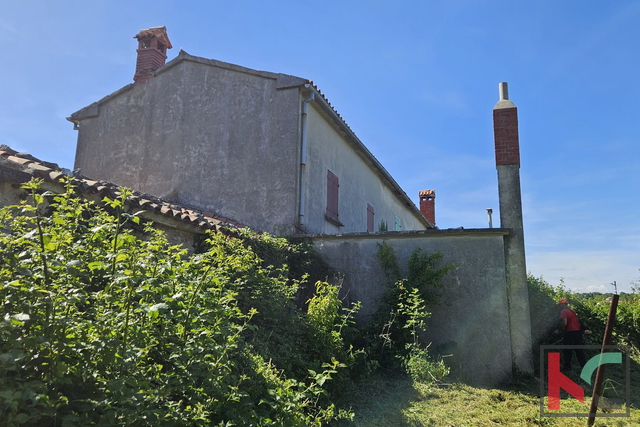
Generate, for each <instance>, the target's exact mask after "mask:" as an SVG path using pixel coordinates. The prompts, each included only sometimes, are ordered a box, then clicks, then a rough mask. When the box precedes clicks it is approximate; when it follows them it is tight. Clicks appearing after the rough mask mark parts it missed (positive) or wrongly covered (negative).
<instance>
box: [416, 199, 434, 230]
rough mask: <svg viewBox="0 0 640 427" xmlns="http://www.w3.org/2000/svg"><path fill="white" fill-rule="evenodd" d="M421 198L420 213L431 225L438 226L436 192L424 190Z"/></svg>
mask: <svg viewBox="0 0 640 427" xmlns="http://www.w3.org/2000/svg"><path fill="white" fill-rule="evenodd" d="M418 195H419V196H420V212H422V215H424V217H425V218H427V221H429V222H430V223H431V224H433V225H435V224H436V190H422V191H420V192H419V193H418Z"/></svg>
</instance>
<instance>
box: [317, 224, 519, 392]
mask: <svg viewBox="0 0 640 427" xmlns="http://www.w3.org/2000/svg"><path fill="white" fill-rule="evenodd" d="M506 235H508V230H505V229H474V230H426V231H418V232H398V233H393V232H389V233H384V234H383V233H371V234H367V233H355V234H349V235H342V236H315V237H313V243H314V246H315V248H316V250H318V251H319V252H320V253H321V254H322V255H323V256H324V257H325V258H326V259H327V261H328V262H329V264H330V265H331V266H333V267H334V268H335V269H336V270H338V271H339V272H340V273H341V274H342V275H343V276H344V282H343V293H344V295H347V298H348V300H349V301H361V302H362V305H363V308H362V310H361V312H360V317H359V321H361V322H366V321H367V320H368V319H370V318H371V316H372V315H373V313H374V312H375V310H376V308H377V305H378V303H379V301H380V298H381V296H382V294H383V292H384V290H385V289H386V286H388V285H386V284H385V280H384V274H383V272H382V269H381V267H380V262H379V260H378V258H377V257H376V252H377V250H378V246H377V244H379V243H382V242H383V241H386V242H387V244H388V245H390V246H391V247H393V248H394V250H395V253H396V256H397V259H398V262H399V265H400V267H401V270H402V274H403V275H406V273H407V261H408V259H409V256H410V255H411V252H412V251H413V250H414V249H415V248H421V249H423V250H424V251H426V252H429V253H434V252H441V253H442V254H443V260H442V263H443V265H446V264H452V263H453V264H455V268H454V269H453V270H452V271H451V272H450V273H449V274H448V275H447V276H446V277H445V278H444V279H443V280H442V284H443V286H444V288H443V297H442V298H441V303H440V304H439V305H438V306H434V307H432V308H431V311H432V313H433V314H432V316H431V318H430V319H429V321H428V326H427V330H426V332H425V334H424V339H425V341H426V342H432V343H433V344H432V347H431V348H432V349H433V350H434V351H442V352H443V353H448V354H453V357H452V359H451V360H455V364H456V365H457V366H458V367H459V368H460V370H461V371H462V373H463V375H464V377H465V379H467V380H469V381H470V382H472V383H475V384H496V383H500V382H504V381H508V380H510V379H511V378H512V351H511V339H510V333H509V332H510V325H509V304H508V302H507V283H506V272H505V258H504V237H505V236H506ZM512 309H516V310H527V312H528V310H529V308H528V307H512Z"/></svg>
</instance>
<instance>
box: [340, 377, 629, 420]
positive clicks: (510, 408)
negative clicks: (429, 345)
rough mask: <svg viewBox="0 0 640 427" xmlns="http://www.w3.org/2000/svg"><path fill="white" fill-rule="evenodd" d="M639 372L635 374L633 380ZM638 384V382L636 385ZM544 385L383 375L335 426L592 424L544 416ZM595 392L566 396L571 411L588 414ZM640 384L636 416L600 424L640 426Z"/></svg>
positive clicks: (354, 398) (356, 396)
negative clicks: (442, 381) (486, 385)
mask: <svg viewBox="0 0 640 427" xmlns="http://www.w3.org/2000/svg"><path fill="white" fill-rule="evenodd" d="M633 377H635V375H632V380H633ZM636 384H637V383H636ZM539 390H540V383H539V382H538V380H537V379H536V378H526V379H519V380H516V381H514V382H513V383H512V384H509V385H505V386H502V387H499V388H482V387H473V386H470V385H466V384H463V383H453V384H450V385H440V386H437V385H426V384H418V383H412V382H411V380H410V379H408V378H406V377H404V376H396V377H392V376H389V375H386V376H385V375H378V376H377V377H375V378H373V379H371V380H369V381H368V382H367V383H364V384H361V385H360V386H359V388H358V390H354V392H353V393H352V394H351V396H350V398H349V399H348V405H350V406H351V407H352V409H353V410H354V412H355V414H356V416H355V420H354V421H353V422H347V421H340V422H335V423H333V424H331V426H332V427H338V426H340V427H342V426H357V427H365V426H366V427H382V426H385V427H392V426H399V427H403V426H446V427H448V426H451V427H454V426H455V427H465V426H469V427H472V426H473V427H476V426H479V427H483V426H498V425H507V426H586V425H587V418H585V417H542V416H541V415H540V398H539V393H540V391H539ZM590 393H591V390H587V394H588V396H589V397H586V399H585V403H586V404H585V405H583V404H581V403H580V402H578V401H577V400H575V399H573V398H571V397H569V396H568V395H563V398H562V402H561V408H562V410H563V412H565V411H575V412H582V413H584V412H588V408H589V406H588V405H589V403H590ZM638 397H639V396H638V387H634V386H633V384H632V399H631V401H632V404H631V417H630V418H597V419H596V422H595V426H637V425H640V409H637V408H638V405H637V402H638Z"/></svg>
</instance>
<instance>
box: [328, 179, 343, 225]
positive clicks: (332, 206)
mask: <svg viewBox="0 0 640 427" xmlns="http://www.w3.org/2000/svg"><path fill="white" fill-rule="evenodd" d="M339 187H340V184H339V182H338V177H337V176H335V175H334V174H333V173H332V172H331V171H327V217H329V218H331V219H335V220H336V221H337V220H338V188H339Z"/></svg>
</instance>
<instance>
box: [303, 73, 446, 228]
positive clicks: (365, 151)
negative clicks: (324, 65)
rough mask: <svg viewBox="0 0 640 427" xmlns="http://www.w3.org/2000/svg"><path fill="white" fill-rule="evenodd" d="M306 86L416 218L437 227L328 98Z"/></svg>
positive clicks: (430, 226) (313, 87)
mask: <svg viewBox="0 0 640 427" xmlns="http://www.w3.org/2000/svg"><path fill="white" fill-rule="evenodd" d="M305 87H306V88H307V89H309V90H312V91H313V92H314V93H315V94H316V95H317V96H315V98H314V100H315V101H316V103H318V104H319V105H320V106H321V107H322V108H323V110H324V111H325V112H327V113H328V114H329V115H330V116H331V117H332V118H333V119H334V121H335V122H336V123H337V124H338V126H339V127H340V128H341V129H342V130H343V132H344V133H345V134H347V136H348V137H349V138H350V139H351V140H352V141H353V143H354V145H355V146H356V147H357V148H358V149H359V150H360V151H361V152H362V153H363V154H364V155H365V157H367V158H368V159H369V161H371V163H372V165H373V166H374V168H376V169H377V170H378V172H379V173H380V174H381V175H382V176H383V177H384V179H385V180H386V183H387V184H388V186H389V187H391V189H392V190H394V191H395V193H396V195H397V197H398V198H399V199H401V200H403V201H404V202H405V204H406V206H407V207H408V208H409V210H411V211H412V213H413V214H414V215H415V216H416V218H418V220H419V221H420V222H421V223H422V224H424V225H425V226H426V227H427V228H429V229H435V228H436V227H435V225H434V224H431V222H429V220H427V218H425V216H424V215H423V214H422V212H421V211H420V209H418V208H417V207H416V205H415V203H413V200H411V198H410V197H409V196H408V195H407V193H406V192H405V191H404V190H403V189H402V187H400V184H398V183H397V182H396V180H395V179H393V177H392V176H391V174H390V173H389V172H388V171H387V170H386V169H385V168H384V166H382V163H380V161H378V159H376V157H375V156H374V155H373V153H371V151H369V149H368V148H367V147H366V145H364V143H363V142H362V141H360V138H358V137H357V136H356V134H355V132H353V130H351V128H350V127H349V125H347V123H346V122H345V121H344V119H343V118H342V117H341V116H340V115H339V114H338V113H337V112H336V110H335V109H334V108H333V107H332V106H331V105H330V104H329V103H328V102H327V99H326V98H325V96H324V95H323V94H322V93H320V92H319V91H318V90H317V89H316V87H315V86H314V85H312V84H310V83H309V84H307V85H306V86H305Z"/></svg>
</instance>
